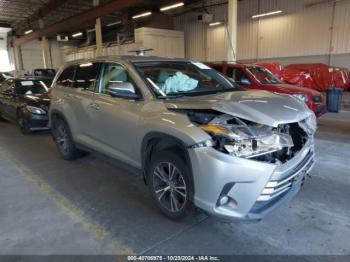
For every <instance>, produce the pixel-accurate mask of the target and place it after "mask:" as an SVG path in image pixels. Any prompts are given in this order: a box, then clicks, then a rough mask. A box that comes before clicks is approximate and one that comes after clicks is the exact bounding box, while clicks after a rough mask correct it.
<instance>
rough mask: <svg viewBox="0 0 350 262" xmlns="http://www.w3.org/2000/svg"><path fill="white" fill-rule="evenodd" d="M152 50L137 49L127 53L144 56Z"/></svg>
mask: <svg viewBox="0 0 350 262" xmlns="http://www.w3.org/2000/svg"><path fill="white" fill-rule="evenodd" d="M153 50H154V49H152V48H139V49H136V50H132V51H129V53H136V55H137V56H145V55H146V52H148V51H153Z"/></svg>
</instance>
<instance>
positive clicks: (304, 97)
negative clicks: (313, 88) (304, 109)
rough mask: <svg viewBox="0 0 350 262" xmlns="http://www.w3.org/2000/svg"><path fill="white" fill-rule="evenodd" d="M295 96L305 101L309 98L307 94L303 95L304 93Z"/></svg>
mask: <svg viewBox="0 0 350 262" xmlns="http://www.w3.org/2000/svg"><path fill="white" fill-rule="evenodd" d="M293 96H294V97H295V98H298V99H299V100H301V101H303V102H305V103H306V102H307V101H308V98H307V95H303V94H297V95H293Z"/></svg>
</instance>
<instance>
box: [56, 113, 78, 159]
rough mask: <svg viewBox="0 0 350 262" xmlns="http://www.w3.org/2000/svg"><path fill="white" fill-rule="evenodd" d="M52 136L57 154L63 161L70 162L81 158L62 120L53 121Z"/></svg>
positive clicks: (67, 127) (66, 125)
mask: <svg viewBox="0 0 350 262" xmlns="http://www.w3.org/2000/svg"><path fill="white" fill-rule="evenodd" d="M52 134H53V137H54V140H55V142H56V146H57V149H58V152H59V153H60V155H61V157H62V158H63V159H64V160H67V161H71V160H74V159H76V158H78V157H80V156H81V153H80V151H79V150H78V149H77V147H76V146H75V144H74V141H73V137H72V134H71V131H70V129H69V126H68V124H67V123H66V122H65V121H64V120H62V119H57V120H55V121H54V123H53V125H52Z"/></svg>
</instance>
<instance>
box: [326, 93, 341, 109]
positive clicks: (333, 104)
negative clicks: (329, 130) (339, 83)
mask: <svg viewBox="0 0 350 262" xmlns="http://www.w3.org/2000/svg"><path fill="white" fill-rule="evenodd" d="M342 98H343V90H342V89H341V88H336V87H331V88H329V89H328V91H327V107H328V112H331V113H339V111H340V109H341V103H342Z"/></svg>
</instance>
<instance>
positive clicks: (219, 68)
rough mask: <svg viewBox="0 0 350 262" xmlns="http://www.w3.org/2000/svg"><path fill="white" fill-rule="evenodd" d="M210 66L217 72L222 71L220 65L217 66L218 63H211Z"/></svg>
mask: <svg viewBox="0 0 350 262" xmlns="http://www.w3.org/2000/svg"><path fill="white" fill-rule="evenodd" d="M210 67H211V68H213V69H215V70H216V71H218V72H220V73H221V72H222V66H218V65H213V66H210Z"/></svg>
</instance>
